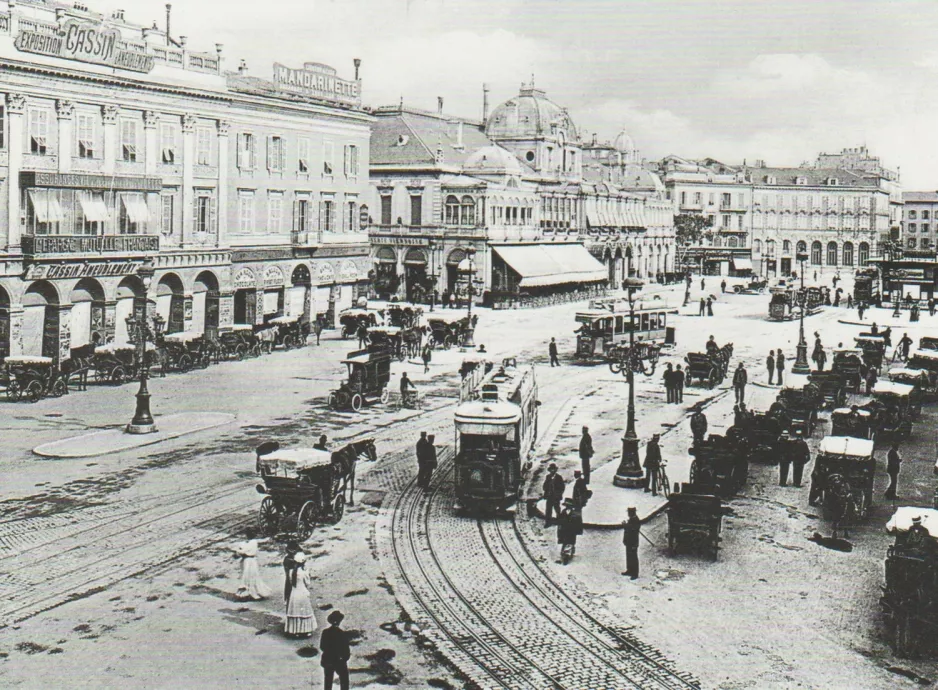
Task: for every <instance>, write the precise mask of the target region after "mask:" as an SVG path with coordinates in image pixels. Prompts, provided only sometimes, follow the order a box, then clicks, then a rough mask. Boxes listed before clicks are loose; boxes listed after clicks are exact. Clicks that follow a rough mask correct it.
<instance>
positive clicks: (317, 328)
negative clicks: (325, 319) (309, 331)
mask: <svg viewBox="0 0 938 690" xmlns="http://www.w3.org/2000/svg"><path fill="white" fill-rule="evenodd" d="M313 333H315V334H316V344H317V345H319V336H320V335H322V317H321V316H317V317H316V320H315V321H313Z"/></svg>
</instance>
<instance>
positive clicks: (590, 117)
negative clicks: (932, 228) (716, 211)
mask: <svg viewBox="0 0 938 690" xmlns="http://www.w3.org/2000/svg"><path fill="white" fill-rule="evenodd" d="M87 4H89V5H91V6H92V9H97V10H111V9H116V8H123V9H125V10H126V15H127V19H128V20H131V21H136V22H139V23H146V24H149V23H151V22H152V21H153V20H157V21H158V23H159V24H160V26H162V25H163V22H164V15H165V9H164V6H165V0H104V1H103V2H91V1H89V2H88V3H87ZM172 33H173V34H174V35H176V36H178V35H186V36H187V37H188V41H189V47H190V48H192V49H193V50H209V51H212V50H214V46H215V43H223V44H224V45H225V48H224V54H225V57H226V66H227V67H228V68H230V69H234V68H235V67H236V66H237V64H238V61H239V60H240V59H242V58H243V59H245V60H246V61H247V63H248V66H249V68H250V70H251V74H253V75H255V76H262V77H268V78H269V77H270V76H271V74H272V65H273V63H274V62H281V63H283V64H287V65H290V66H296V67H300V66H302V63H303V62H304V61H313V62H324V63H327V64H331V65H333V66H334V67H336V68H337V69H338V71H339V75H340V76H345V77H347V78H351V76H352V74H353V67H352V60H353V58H356V57H357V58H361V60H362V67H361V78H362V90H363V97H364V101H365V103H366V104H367V105H372V106H378V105H389V104H396V103H398V102H399V101H400V99H401V98H403V100H404V102H405V103H406V104H407V105H410V106H414V107H419V108H424V109H428V110H435V109H436V103H437V97H438V96H439V97H443V98H444V109H445V111H446V112H447V113H448V114H452V115H460V116H464V117H470V118H480V117H481V113H482V84H483V83H485V84H488V86H489V89H490V102H491V104H492V106H494V105H496V104H498V103H501V102H503V101H505V100H507V99H509V98H511V97H512V96H513V95H516V94H517V92H518V88H519V87H520V85H521V83H522V82H529V81H530V80H531V78H532V75H533V78H534V81H535V84H536V86H537V87H538V88H541V89H544V90H545V91H546V92H547V95H548V97H549V98H550V99H551V100H553V101H554V102H556V103H558V104H559V105H561V106H563V107H566V108H567V109H568V110H569V112H570V115H571V117H572V118H573V121H574V123H575V124H576V125H577V127H578V129H579V131H580V134H581V136H582V137H583V138H584V139H589V138H592V135H593V133H596V135H597V137H598V139H600V140H611V139H613V138H614V137H615V136H616V134H618V133H619V132H620V131H621V130H622V129H623V128H625V129H626V130H627V131H628V132H629V134H630V135H631V136H632V138H633V139H634V141H635V143H636V145H637V146H638V148H639V149H640V151H641V155H642V156H643V157H645V158H648V159H656V158H661V157H662V156H665V155H668V154H676V155H680V156H685V157H691V158H703V157H707V156H709V157H712V158H716V159H719V160H723V161H726V162H728V163H740V162H742V161H743V160H744V159H745V160H747V161H749V162H750V163H751V162H752V161H754V160H756V159H763V160H765V161H766V163H767V164H769V165H779V166H781V165H799V164H800V163H802V162H803V161H808V160H810V161H813V160H814V159H815V158H816V156H817V153H818V152H820V151H824V152H828V153H831V152H837V151H840V150H841V149H842V148H844V147H853V146H860V145H866V146H867V147H869V149H870V152H871V153H872V154H873V155H877V156H879V157H880V158H881V159H882V161H883V163H884V165H886V166H887V167H888V168H891V169H894V170H895V169H897V168H898V169H899V170H900V172H901V175H902V182H903V187H904V188H905V189H911V190H936V189H938V157H936V155H935V154H936V153H938V126H936V125H938V118H936V114H938V0H828V1H822V0H788V1H787V2H778V1H777V0H771V1H767V0H709V1H707V0H645V1H644V2H639V1H637V0H264V1H263V2H257V1H256V0H254V1H250V2H249V1H247V0H224V1H222V0H175V1H174V2H173V19H172Z"/></svg>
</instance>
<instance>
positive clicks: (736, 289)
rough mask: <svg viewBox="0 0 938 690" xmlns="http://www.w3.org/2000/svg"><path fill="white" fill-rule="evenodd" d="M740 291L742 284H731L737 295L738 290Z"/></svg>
mask: <svg viewBox="0 0 938 690" xmlns="http://www.w3.org/2000/svg"><path fill="white" fill-rule="evenodd" d="M742 291H743V287H742V285H734V286H733V292H735V293H736V294H737V295H738V294H739V293H740V292H742Z"/></svg>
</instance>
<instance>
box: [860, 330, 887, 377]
mask: <svg viewBox="0 0 938 690" xmlns="http://www.w3.org/2000/svg"><path fill="white" fill-rule="evenodd" d="M853 340H854V341H855V342H856V344H857V347H858V348H860V350H862V351H863V363H864V364H866V366H868V367H876V369H877V371H878V370H880V369H882V367H883V359H884V358H885V356H886V339H885V338H884V337H883V336H881V335H873V334H871V333H863V334H861V335H858V336H857V337H855V338H854V339H853Z"/></svg>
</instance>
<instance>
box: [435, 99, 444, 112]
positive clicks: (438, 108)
mask: <svg viewBox="0 0 938 690" xmlns="http://www.w3.org/2000/svg"><path fill="white" fill-rule="evenodd" d="M436 113H437V115H440V116H442V115H443V97H442V96H437V97H436Z"/></svg>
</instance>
